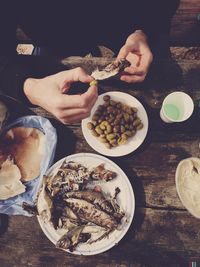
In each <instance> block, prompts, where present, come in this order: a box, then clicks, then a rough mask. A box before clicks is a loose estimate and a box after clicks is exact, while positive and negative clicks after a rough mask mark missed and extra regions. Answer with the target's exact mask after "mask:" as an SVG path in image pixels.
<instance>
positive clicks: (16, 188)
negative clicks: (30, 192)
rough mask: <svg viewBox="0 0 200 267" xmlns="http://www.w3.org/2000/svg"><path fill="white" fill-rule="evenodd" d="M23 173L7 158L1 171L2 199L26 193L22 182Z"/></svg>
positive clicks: (0, 189) (0, 190)
mask: <svg viewBox="0 0 200 267" xmlns="http://www.w3.org/2000/svg"><path fill="white" fill-rule="evenodd" d="M20 179H21V172H20V170H19V168H18V167H17V165H15V164H14V163H13V160H11V159H10V158H7V159H6V160H5V161H4V162H3V163H2V165H1V169H0V199H1V200H5V199H8V198H10V197H14V196H16V195H19V194H21V193H23V192H25V186H24V185H23V184H22V182H21V181H20Z"/></svg>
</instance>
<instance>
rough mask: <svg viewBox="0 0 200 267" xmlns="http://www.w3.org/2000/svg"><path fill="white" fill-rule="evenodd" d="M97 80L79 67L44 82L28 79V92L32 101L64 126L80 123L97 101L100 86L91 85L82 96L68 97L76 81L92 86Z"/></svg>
mask: <svg viewBox="0 0 200 267" xmlns="http://www.w3.org/2000/svg"><path fill="white" fill-rule="evenodd" d="M92 80H93V78H92V77H91V76H89V75H87V74H86V73H85V72H84V71H83V69H81V68H75V69H71V70H66V71H62V72H59V73H57V74H54V75H50V76H47V77H45V78H42V79H33V78H28V79H27V80H26V81H25V83H24V93H25V95H26V97H27V98H28V99H29V101H30V102H31V103H32V104H34V105H38V106H40V107H42V108H44V109H45V110H47V111H49V112H51V113H52V114H53V115H54V116H55V117H56V118H57V119H58V120H60V121H61V122H62V123H64V124H66V123H70V122H76V121H80V120H82V119H84V118H86V117H88V116H89V115H90V111H91V109H92V107H93V105H94V103H95V102H96V100H97V97H98V92H97V87H96V86H90V87H89V88H88V90H87V91H86V92H85V93H84V94H82V95H67V94H66V93H67V91H68V90H69V89H70V86H71V84H72V83H74V82H78V81H79V82H83V83H90V82H91V81H92Z"/></svg>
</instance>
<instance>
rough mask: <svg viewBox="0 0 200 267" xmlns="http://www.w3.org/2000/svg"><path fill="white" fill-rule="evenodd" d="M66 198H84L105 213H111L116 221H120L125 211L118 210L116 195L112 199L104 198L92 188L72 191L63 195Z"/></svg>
mask: <svg viewBox="0 0 200 267" xmlns="http://www.w3.org/2000/svg"><path fill="white" fill-rule="evenodd" d="M65 196H66V197H67V198H70V197H72V198H78V199H83V200H86V201H88V202H90V203H92V204H94V205H95V206H96V207H97V208H99V209H101V210H102V211H105V212H106V213H108V214H110V215H112V216H113V217H114V218H115V219H116V220H117V222H120V221H121V219H122V218H123V217H124V215H125V213H124V212H123V211H121V210H120V207H119V205H118V203H117V201H116V197H114V198H113V199H112V198H111V199H109V200H108V199H106V198H105V197H104V196H103V194H102V193H100V192H95V191H93V190H84V191H72V192H69V193H67V194H66V195H65Z"/></svg>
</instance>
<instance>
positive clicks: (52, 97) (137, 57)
mask: <svg viewBox="0 0 200 267" xmlns="http://www.w3.org/2000/svg"><path fill="white" fill-rule="evenodd" d="M178 4H179V1H178V0H168V1H160V0H124V1H123V2H121V1H114V0H110V1H105V0H101V1H94V0H93V1H92V0H85V1H78V0H73V1H62V0H60V1H55V0H53V1H46V0H44V1H37V0H35V1H32V4H31V7H30V4H28V3H27V1H25V0H18V1H11V0H3V1H1V4H0V33H1V43H0V89H1V90H2V91H3V93H5V94H7V95H10V96H12V97H14V98H17V99H20V100H21V101H23V102H25V103H26V104H27V105H30V104H33V105H38V106H41V107H43V108H44V109H46V110H47V111H49V112H51V113H52V114H53V115H54V116H55V117H57V118H58V120H60V121H61V122H63V123H68V122H73V121H77V120H81V119H83V118H85V117H87V116H88V115H89V113H90V110H91V108H92V106H93V105H94V103H95V101H96V99H97V88H96V87H95V86H92V87H89V88H88V90H87V91H86V92H85V93H84V94H82V95H73V96H70V95H68V91H69V89H70V85H71V84H72V83H74V82H77V81H80V82H83V83H86V84H87V83H89V82H90V81H91V80H92V78H91V77H90V76H88V75H87V74H86V73H85V72H84V71H83V70H82V69H80V68H78V69H74V70H70V71H66V70H64V69H63V67H58V68H57V69H56V68H55V69H56V71H55V70H54V71H52V70H49V66H51V65H53V63H51V62H50V61H49V58H50V56H62V57H64V56H68V55H85V54H87V53H88V52H91V51H92V50H93V49H94V47H96V46H97V45H105V46H106V47H109V48H111V49H112V50H113V51H115V53H116V56H117V60H119V59H120V58H126V59H127V60H128V61H129V62H130V63H131V65H130V67H127V68H126V69H125V72H124V73H123V75H121V77H120V79H121V80H122V81H124V82H127V83H135V82H142V81H143V80H144V79H145V77H146V75H147V73H148V69H149V67H150V64H151V62H152V60H153V56H154V57H156V56H157V55H158V56H159V55H161V54H162V53H161V51H162V50H163V48H162V46H161V45H159V43H160V40H161V39H162V37H163V36H169V30H170V21H171V18H172V16H173V14H174V12H175V10H176V9H177V7H178ZM17 25H20V27H21V28H22V30H23V31H24V32H25V33H26V34H27V36H28V37H30V38H31V42H32V43H33V44H34V45H35V46H36V48H35V51H40V54H42V55H43V56H47V57H45V59H44V57H43V59H41V60H40V59H38V58H37V59H36V58H34V57H30V58H27V57H26V58H24V57H20V56H16V54H15V53H16V45H17V42H16V37H15V32H16V28H17ZM164 39H165V45H164V47H165V48H166V49H165V54H167V53H168V52H169V48H167V44H168V43H167V41H166V38H164ZM166 51H167V52H166ZM45 60H46V61H47V63H45ZM56 72H57V73H56Z"/></svg>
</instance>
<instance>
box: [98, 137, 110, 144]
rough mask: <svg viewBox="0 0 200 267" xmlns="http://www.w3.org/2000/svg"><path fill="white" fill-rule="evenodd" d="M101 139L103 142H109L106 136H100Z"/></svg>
mask: <svg viewBox="0 0 200 267" xmlns="http://www.w3.org/2000/svg"><path fill="white" fill-rule="evenodd" d="M100 140H101V142H102V143H107V142H108V141H107V139H106V138H105V137H100Z"/></svg>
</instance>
